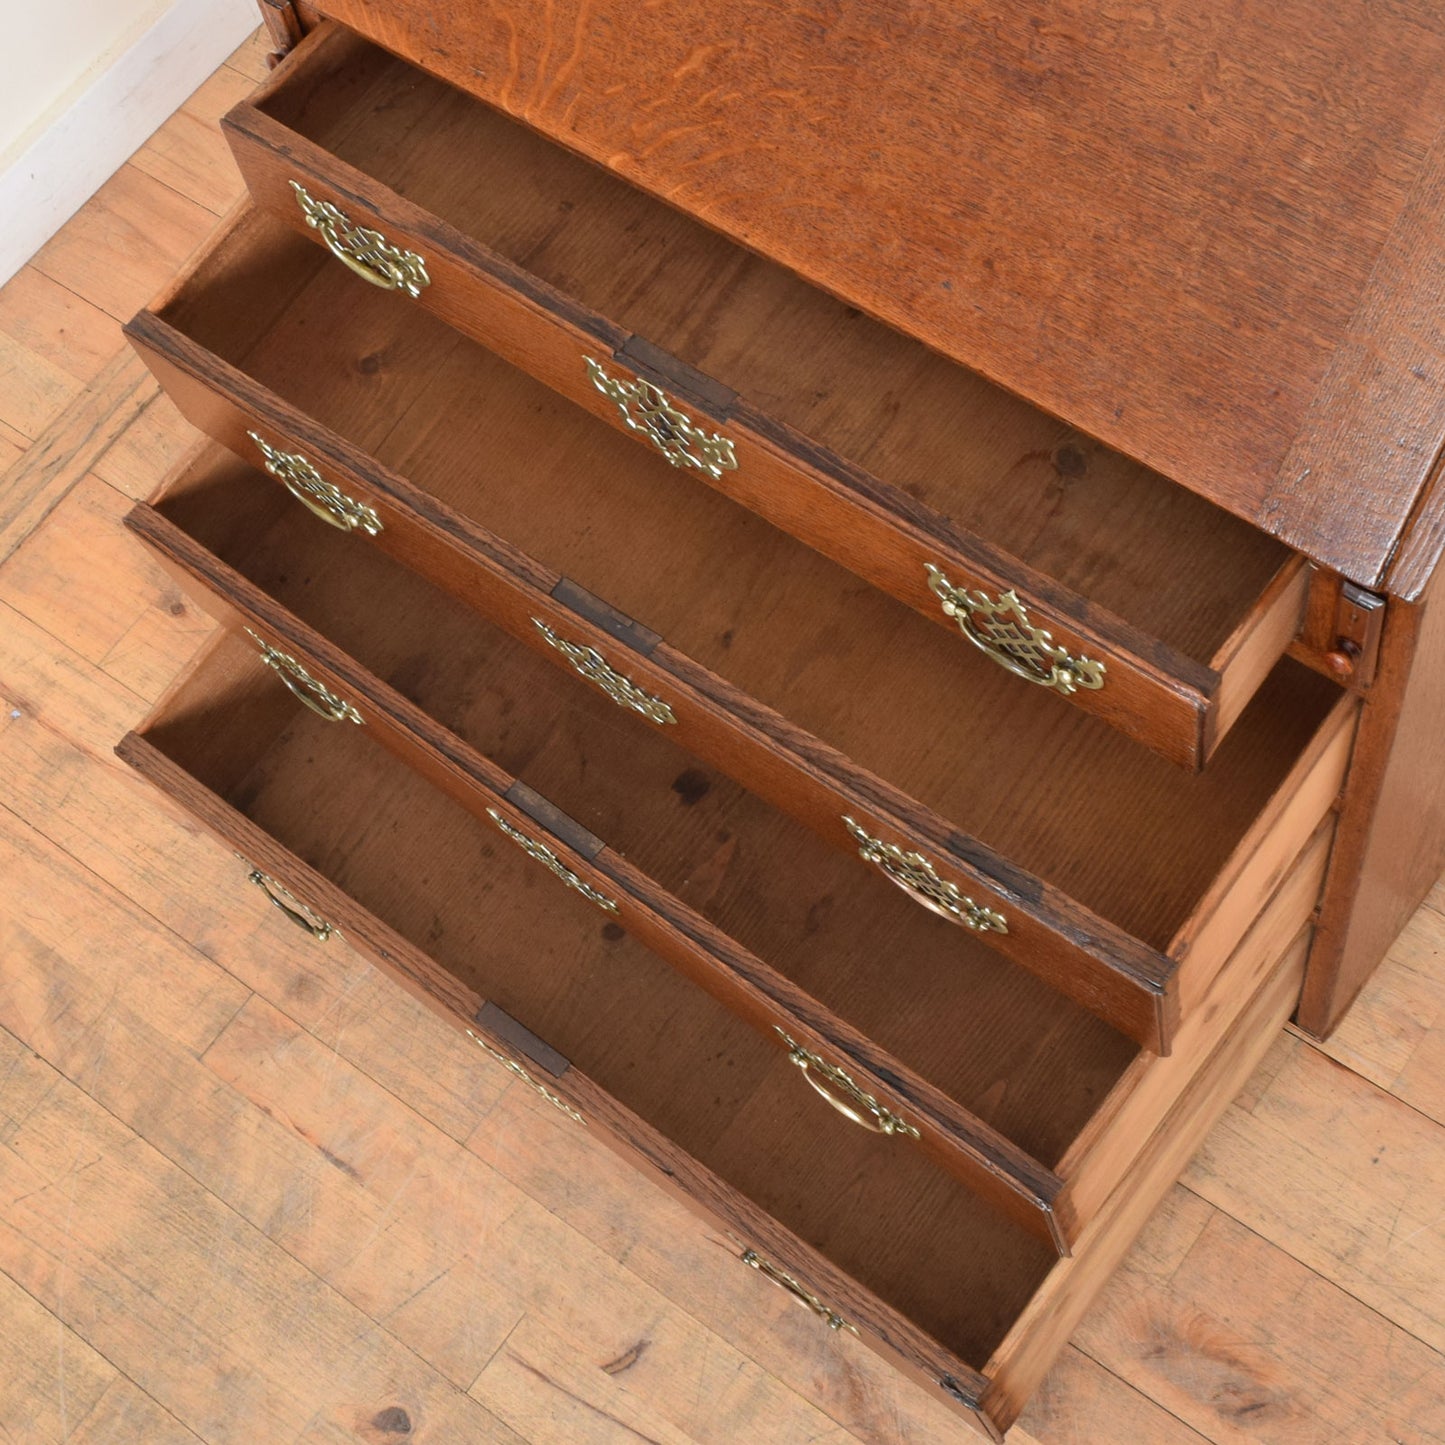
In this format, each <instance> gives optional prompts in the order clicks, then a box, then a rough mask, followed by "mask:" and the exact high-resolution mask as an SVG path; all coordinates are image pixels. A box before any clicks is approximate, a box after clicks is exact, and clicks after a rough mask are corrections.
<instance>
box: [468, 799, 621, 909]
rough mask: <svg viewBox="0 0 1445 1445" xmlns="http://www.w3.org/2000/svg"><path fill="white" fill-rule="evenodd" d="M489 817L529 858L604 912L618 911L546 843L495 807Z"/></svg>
mask: <svg viewBox="0 0 1445 1445" xmlns="http://www.w3.org/2000/svg"><path fill="white" fill-rule="evenodd" d="M487 817H489V818H490V819H491V820H492V822H494V823H495V824H496V825H497V827H498V828H500V829H501V830H502V832H503V833H505V834H506V835H507V837H509V838H510V839H511V840H512V842H514V843H515V844H516V845H517V847H519V848H520V849H521V850H522V852H524V853H525V854H526V855H527V856H528V857H529V858H531V859H534V860H535V861H536V862H538V863H540V864H541V865H542V866H543V867H544V868H545V869H546V870H547V871H548V872H549V873H551V874H552V875H553V876H554V877H557V878H560V879H561V880H562V882H563V883H565V884H566V885H567V886H568V887H569V888H571V889H574V890H575V891H576V892H578V893H580V894H581V895H582V896H583V897H584V898H585V899H586V900H587V901H588V902H589V903H595V904H596V905H597V907H598V908H600V909H601V910H602V911H603V912H604V913H616V912H617V905H616V903H614V902H613V901H612V899H610V898H609V897H608V896H607V895H606V894H605V893H600V892H598V890H597V889H595V888H594V887H593V886H592V885H591V884H590V883H587V882H584V881H583V880H582V879H581V878H579V877H578V876H577V874H575V873H574V872H573V871H572V870H571V869H570V868H569V867H568V866H567V865H566V864H565V863H564V862H563V861H562V860H561V859H560V858H559V857H558V856H557V855H556V854H555V853H554V852H553V851H552V850H551V849H550V848H549V847H547V845H546V844H545V843H539V842H538V841H537V840H536V839H535V838H531V837H528V835H527V834H526V833H524V832H523V831H522V830H521V829H520V828H516V827H513V825H512V824H511V823H509V822H508V821H507V819H506V818H504V817H503V816H502V815H501V814H500V813H499V812H497V810H496V809H495V808H488V809H487Z"/></svg>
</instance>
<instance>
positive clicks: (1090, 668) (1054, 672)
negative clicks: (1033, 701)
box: [925, 563, 1106, 697]
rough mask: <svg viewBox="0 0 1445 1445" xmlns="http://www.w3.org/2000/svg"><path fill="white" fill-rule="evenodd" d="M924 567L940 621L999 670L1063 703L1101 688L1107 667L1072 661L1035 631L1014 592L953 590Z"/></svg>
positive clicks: (933, 570)
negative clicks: (948, 623) (950, 621)
mask: <svg viewBox="0 0 1445 1445" xmlns="http://www.w3.org/2000/svg"><path fill="white" fill-rule="evenodd" d="M925 565H926V566H927V568H928V586H929V588H930V589H931V590H932V592H933V595H934V596H935V597H937V598H938V600H939V603H940V604H941V605H942V608H943V614H944V616H945V617H951V618H953V620H954V621H955V622H956V623H958V629H959V631H960V632H962V633H963V635H964V636H965V637H966V638H968V640H969V641H970V642H971V643H973V645H974V646H975V647H977V648H979V649H980V650H981V651H983V652H986V653H987V654H988V655H989V656H990V657H991V658H993V660H994V661H995V662H996V663H998V665H999V666H1000V667H1006V668H1007V669H1008V670H1009V671H1010V672H1011V673H1013V674H1014V676H1015V677H1021V678H1023V679H1024V680H1025V681H1027V682H1036V683H1038V684H1039V686H1040V687H1051V688H1053V689H1054V690H1055V691H1056V692H1061V693H1063V694H1064V696H1065V697H1068V696H1069V694H1070V693H1074V692H1077V691H1078V690H1079V689H1080V688H1081V687H1082V688H1086V689H1087V690H1088V691H1090V692H1097V691H1098V689H1099V688H1101V687H1103V685H1104V673H1105V671H1106V668H1105V665H1104V664H1103V663H1102V662H1095V661H1094V659H1093V658H1091V657H1083V656H1079V657H1075V656H1073V654H1072V653H1070V652H1069V651H1068V650H1067V649H1066V648H1063V647H1060V646H1059V645H1058V643H1056V642H1055V641H1054V639H1053V637H1052V636H1051V635H1050V634H1049V633H1048V632H1046V631H1045V630H1044V629H1043V628H1042V627H1035V626H1034V625H1033V623H1032V622H1030V621H1029V614H1028V609H1027V608H1026V607H1025V606H1024V605H1023V603H1022V602H1020V601H1019V599H1018V594H1017V593H1016V592H1014V591H1013V589H1012V588H1010V589H1009V590H1008V591H1007V592H1005V593H1003V594H1002V596H999V597H990V596H989V595H988V593H987V592H984V591H982V590H980V589H977V588H975V589H974V590H973V591H969V589H968V588H966V587H955V586H954V585H953V584H952V583H951V582H950V581H949V580H948V578H947V577H945V576H944V575H943V573H942V572H940V571H939V570H938V568H937V567H935V566H933V564H932V563H926V564H925Z"/></svg>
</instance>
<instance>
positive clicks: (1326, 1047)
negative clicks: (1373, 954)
mask: <svg viewBox="0 0 1445 1445" xmlns="http://www.w3.org/2000/svg"><path fill="white" fill-rule="evenodd" d="M1442 961H1445V884H1436V886H1435V888H1434V889H1433V890H1432V891H1431V893H1430V896H1429V897H1428V898H1427V899H1426V900H1425V902H1424V905H1423V906H1422V907H1421V908H1420V911H1419V912H1418V913H1416V915H1415V916H1414V918H1412V919H1411V920H1410V922H1409V923H1408V924H1406V925H1405V931H1404V932H1403V933H1402V934H1401V935H1400V937H1399V938H1398V939H1397V940H1396V943H1395V946H1394V947H1393V948H1392V949H1391V950H1390V954H1389V957H1388V958H1386V960H1385V962H1384V963H1383V964H1381V965H1380V968H1379V969H1378V970H1377V972H1376V973H1375V975H1374V977H1373V978H1371V979H1370V981H1369V982H1368V983H1367V984H1366V985H1365V987H1364V989H1363V990H1362V991H1361V993H1360V997H1359V998H1358V999H1357V1000H1356V1001H1355V1004H1354V1006H1353V1007H1352V1008H1351V1009H1350V1011H1349V1013H1347V1014H1346V1015H1345V1017H1344V1019H1343V1020H1342V1022H1341V1023H1340V1026H1339V1028H1337V1029H1336V1030H1335V1032H1334V1033H1333V1034H1332V1035H1331V1036H1330V1037H1329V1038H1328V1039H1326V1040H1325V1042H1324V1043H1323V1044H1321V1045H1319V1048H1320V1050H1321V1052H1323V1053H1326V1054H1328V1055H1329V1056H1330V1058H1332V1059H1337V1060H1338V1061H1339V1062H1340V1063H1342V1064H1345V1065H1347V1066H1348V1067H1349V1068H1351V1069H1353V1070H1354V1071H1355V1073H1357V1074H1359V1075H1361V1076H1362V1077H1363V1078H1366V1079H1369V1080H1370V1082H1371V1083H1373V1084H1378V1085H1379V1086H1380V1087H1381V1088H1382V1089H1386V1090H1388V1091H1389V1092H1390V1093H1392V1094H1393V1095H1394V1096H1395V1097H1396V1098H1397V1099H1402V1100H1403V1101H1404V1102H1405V1103H1407V1104H1409V1105H1410V1106H1411V1108H1414V1109H1418V1110H1419V1111H1420V1112H1421V1113H1422V1114H1425V1115H1428V1116H1429V1117H1430V1118H1431V1119H1433V1120H1434V1121H1435V1122H1436V1123H1437V1124H1442V1125H1445V967H1442Z"/></svg>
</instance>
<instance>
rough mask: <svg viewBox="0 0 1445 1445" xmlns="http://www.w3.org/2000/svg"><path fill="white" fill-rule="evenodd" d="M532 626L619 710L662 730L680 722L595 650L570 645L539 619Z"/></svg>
mask: <svg viewBox="0 0 1445 1445" xmlns="http://www.w3.org/2000/svg"><path fill="white" fill-rule="evenodd" d="M532 624H533V626H534V627H536V629H537V631H538V632H540V633H541V634H542V636H543V638H545V639H546V642H547V645H548V647H550V648H552V649H553V650H554V651H556V652H560V653H561V654H562V656H563V657H565V658H566V659H567V662H568V663H569V665H570V666H571V668H572V671H573V672H575V673H576V674H577V676H578V677H582V678H585V679H586V680H587V681H588V682H591V683H595V684H596V685H597V686H598V687H600V688H601V689H602V691H603V692H605V693H606V694H607V696H608V697H610V698H611V699H612V701H613V702H615V703H616V704H617V706H618V707H625V708H627V709H628V710H629V711H631V712H636V713H641V714H642V716H643V717H645V718H646V719H647V720H648V722H655V723H657V724H658V726H659V727H662V726H665V725H666V724H668V723H675V722H676V721H677V717H676V715H675V714H674V713H673V710H672V709H671V708H670V707H669V706H668V705H667V704H666V703H665V702H663V700H662V699H661V698H660V697H654V696H653V695H652V694H651V693H650V692H644V691H643V690H642V688H640V687H638V685H637V684H636V683H635V682H633V681H632V679H631V678H628V677H624V676H623V675H622V674H621V673H620V672H618V671H617V670H616V668H614V667H611V666H609V665H608V662H607V659H606V658H604V657H603V656H602V654H601V653H600V652H598V651H597V649H596V648H595V647H584V646H583V645H582V644H581V643H580V642H568V641H567V639H566V638H565V637H559V636H558V635H557V634H556V633H555V632H553V631H552V629H551V628H550V627H548V626H547V624H546V623H545V622H543V621H542V619H541V618H540V617H534V618H533V619H532Z"/></svg>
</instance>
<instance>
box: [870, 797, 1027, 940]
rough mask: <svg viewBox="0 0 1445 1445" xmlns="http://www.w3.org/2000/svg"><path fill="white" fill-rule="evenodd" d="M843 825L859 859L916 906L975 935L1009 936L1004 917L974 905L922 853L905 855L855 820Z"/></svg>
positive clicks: (895, 845) (895, 846)
mask: <svg viewBox="0 0 1445 1445" xmlns="http://www.w3.org/2000/svg"><path fill="white" fill-rule="evenodd" d="M843 824H844V826H845V827H846V828H847V829H848V831H849V832H850V833H851V834H852V835H853V840H854V842H856V843H857V844H858V856H859V857H860V858H862V859H863V860H864V861H865V862H868V863H872V864H874V865H875V866H876V867H878V868H879V869H881V870H882V872H883V874H884V876H885V877H887V879H888V881H889V882H890V883H894V884H897V886H898V887H899V888H901V889H902V890H903V891H904V892H905V893H906V894H908V896H909V897H910V898H912V899H913V901H914V902H915V903H921V904H922V905H923V906H924V907H925V908H926V909H928V910H929V912H931V913H936V914H938V915H939V917H940V918H947V919H948V920H949V921H950V922H951V923H961V924H962V925H963V926H964V927H965V928H971V929H973V931H974V932H975V933H1007V932H1008V920H1007V919H1006V918H1005V917H1004V916H1003V914H1002V913H1000V912H998V910H997V909H994V908H985V907H984V905H983V904H982V903H975V902H974V901H973V899H972V898H970V897H969V896H968V894H966V893H963V892H961V891H960V890H959V888H958V885H957V884H955V883H950V882H948V880H947V879H944V878H940V877H939V876H938V874H937V873H936V872H934V869H933V864H932V863H930V862H929V861H928V859H927V858H925V857H924V856H923V854H922V853H910V852H906V851H905V850H904V849H902V848H900V847H898V845H897V844H896V843H885V842H884V841H883V840H882V839H881V838H875V837H874V836H873V835H872V834H871V833H869V832H868V830H867V829H866V828H861V827H859V825H858V824H857V823H855V822H854V821H853V820H852V818H847V817H845V818H844V819H843Z"/></svg>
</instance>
